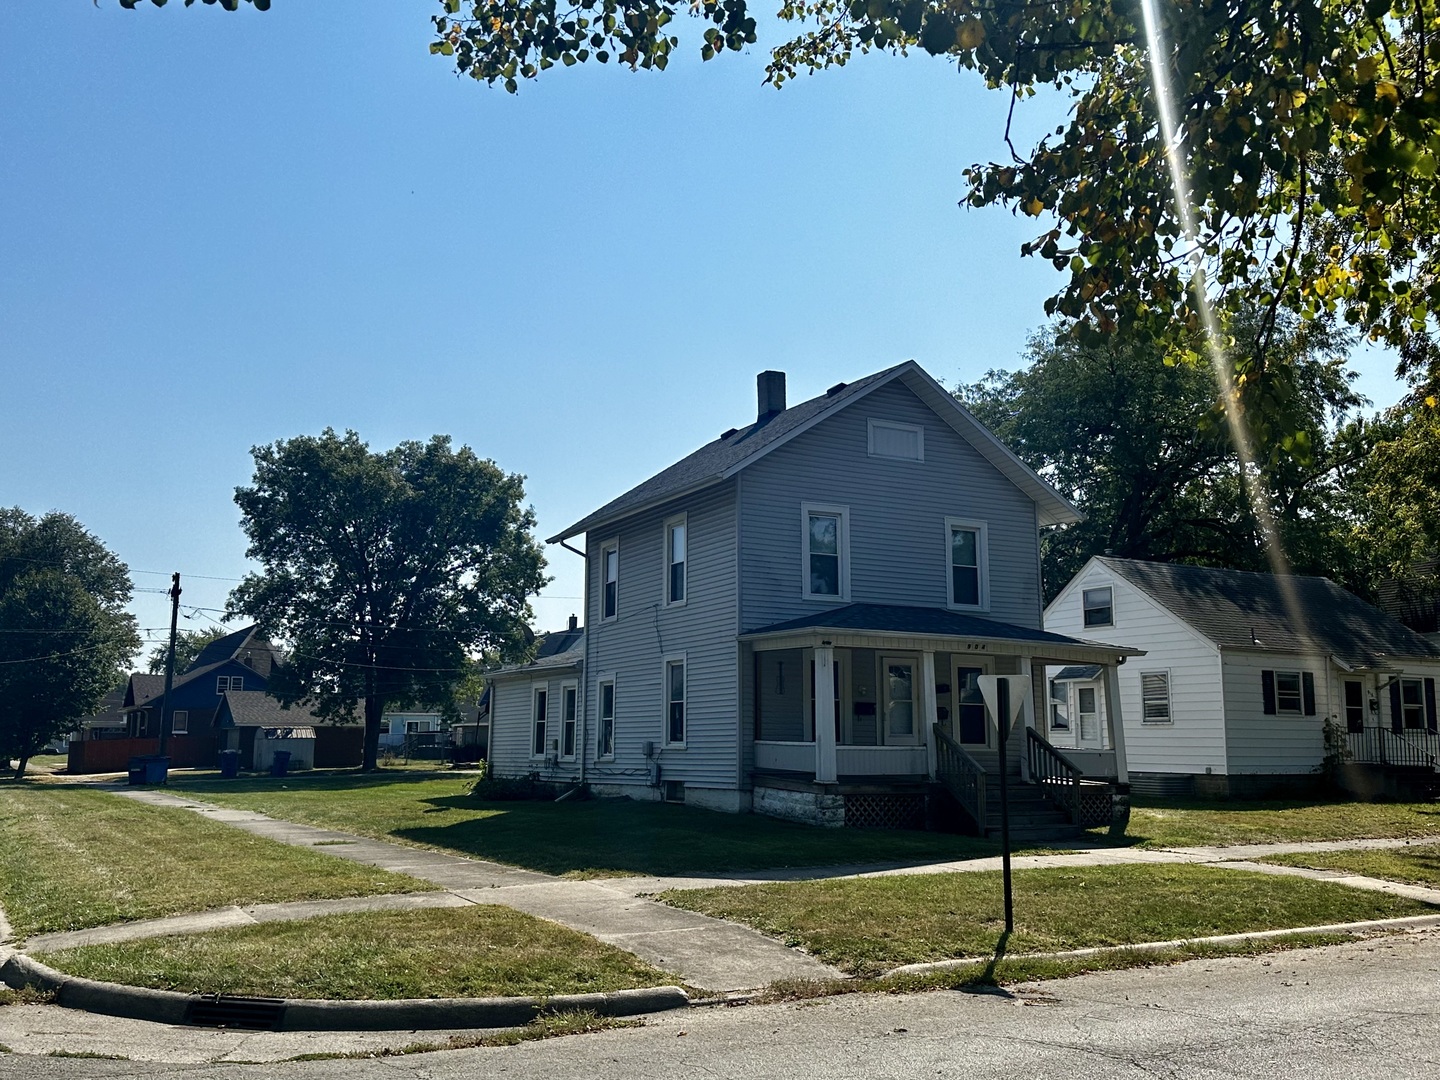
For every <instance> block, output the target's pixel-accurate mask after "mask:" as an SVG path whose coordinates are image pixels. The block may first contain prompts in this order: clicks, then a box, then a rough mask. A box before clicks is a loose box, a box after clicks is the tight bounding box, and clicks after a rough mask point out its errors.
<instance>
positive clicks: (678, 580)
mask: <svg viewBox="0 0 1440 1080" xmlns="http://www.w3.org/2000/svg"><path fill="white" fill-rule="evenodd" d="M686 525H687V522H686V519H685V515H684V514H681V515H680V516H679V517H673V518H670V519H669V520H668V521H666V522H665V606H666V607H669V606H671V605H674V604H683V603H684V602H685V585H686V582H685V567H686V565H687V563H688V559H687V556H688V551H687V545H686V535H687V532H688V530H687V528H686Z"/></svg>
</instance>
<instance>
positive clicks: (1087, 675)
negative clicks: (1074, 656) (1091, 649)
mask: <svg viewBox="0 0 1440 1080" xmlns="http://www.w3.org/2000/svg"><path fill="white" fill-rule="evenodd" d="M1101 670H1102V669H1101V667H1100V665H1099V664H1071V665H1070V666H1069V667H1064V668H1061V669H1060V671H1059V672H1058V673H1057V674H1056V676H1055V681H1056V682H1069V681H1071V680H1072V679H1073V680H1076V681H1080V680H1089V679H1094V678H1097V677H1098V676H1099V674H1100V672H1101Z"/></svg>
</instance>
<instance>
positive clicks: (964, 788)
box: [935, 724, 985, 836]
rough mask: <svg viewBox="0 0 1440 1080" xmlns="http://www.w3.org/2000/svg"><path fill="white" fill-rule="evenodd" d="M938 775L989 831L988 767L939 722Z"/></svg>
mask: <svg viewBox="0 0 1440 1080" xmlns="http://www.w3.org/2000/svg"><path fill="white" fill-rule="evenodd" d="M935 779H937V780H939V781H940V783H941V784H943V785H944V787H945V790H946V791H948V792H949V793H950V795H951V797H952V798H953V799H954V800H955V801H956V802H958V803H959V804H960V806H961V808H962V809H963V810H964V811H965V812H966V813H967V814H969V815H970V817H971V818H973V819H974V821H975V826H976V829H977V830H978V831H979V833H980V835H981V836H984V835H985V769H984V767H983V766H982V765H981V764H980V763H979V762H978V761H976V760H975V759H974V758H973V757H971V756H970V755H969V754H968V753H966V752H965V749H964V747H962V746H961V745H960V744H959V743H958V742H956V741H955V740H954V739H952V738H951V737H950V736H949V734H947V733H946V731H945V729H944V728H942V727H941V726H940V725H939V724H936V725H935Z"/></svg>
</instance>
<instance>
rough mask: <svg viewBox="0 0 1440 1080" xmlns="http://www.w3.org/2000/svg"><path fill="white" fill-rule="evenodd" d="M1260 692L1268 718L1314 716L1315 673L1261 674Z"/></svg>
mask: <svg viewBox="0 0 1440 1080" xmlns="http://www.w3.org/2000/svg"><path fill="white" fill-rule="evenodd" d="M1260 691H1261V698H1262V702H1263V704H1264V708H1265V715H1266V716H1276V715H1279V716H1314V715H1315V673H1314V672H1312V671H1272V670H1270V669H1269V668H1266V669H1265V670H1264V671H1262V672H1260Z"/></svg>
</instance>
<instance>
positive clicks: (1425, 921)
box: [880, 915, 1440, 979]
mask: <svg viewBox="0 0 1440 1080" xmlns="http://www.w3.org/2000/svg"><path fill="white" fill-rule="evenodd" d="M1433 927H1440V915H1408V916H1406V917H1404V918H1400V919H1366V920H1365V921H1363V922H1351V923H1331V924H1329V925H1327V926H1292V927H1289V928H1287V929H1284V930H1251V931H1249V932H1247V933H1243V934H1221V935H1219V936H1217V937H1202V938H1176V939H1174V940H1173V941H1141V942H1137V943H1136V944H1134V945H1099V946H1095V947H1093V948H1089V949H1070V950H1067V951H1065V952H1041V953H1013V954H1007V955H1006V956H1005V957H1004V959H1006V960H1083V959H1085V958H1086V957H1090V956H1111V955H1115V954H1117V953H1147V952H1164V951H1165V950H1166V949H1183V948H1185V947H1186V946H1190V945H1236V944H1241V943H1243V942H1246V941H1269V940H1273V939H1274V938H1284V937H1299V936H1301V935H1305V934H1366V933H1371V932H1373V931H1376V930H1381V931H1383V930H1428V929H1431V928H1433ZM991 962H992V961H991V958H990V957H983V956H982V957H974V956H971V957H965V958H963V959H957V960H935V961H932V962H930V963H926V964H904V965H902V966H900V967H897V968H891V969H890V970H889V971H887V972H885V973H884V974H883V975H881V976H880V978H882V979H891V978H896V977H898V976H901V975H923V974H926V973H927V972H931V971H953V970H955V969H956V968H965V967H979V966H983V965H985V964H989V963H991Z"/></svg>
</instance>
